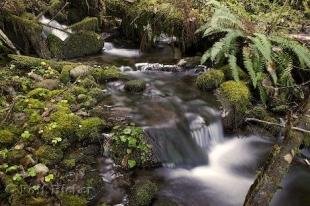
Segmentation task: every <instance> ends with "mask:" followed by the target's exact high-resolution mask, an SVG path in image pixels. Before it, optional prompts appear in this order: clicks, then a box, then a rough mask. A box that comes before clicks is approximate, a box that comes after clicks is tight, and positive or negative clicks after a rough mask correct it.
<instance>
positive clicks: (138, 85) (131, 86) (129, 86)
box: [125, 80, 146, 93]
mask: <svg viewBox="0 0 310 206" xmlns="http://www.w3.org/2000/svg"><path fill="white" fill-rule="evenodd" d="M145 88H146V82H145V81H144V80H131V81H128V82H126V83H125V90H126V91H127V92H129V93H135V92H143V91H144V90H145Z"/></svg>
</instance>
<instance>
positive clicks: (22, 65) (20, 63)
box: [9, 54, 79, 72]
mask: <svg viewBox="0 0 310 206" xmlns="http://www.w3.org/2000/svg"><path fill="white" fill-rule="evenodd" d="M9 58H10V59H11V60H12V62H11V63H12V64H14V65H15V66H16V68H17V69H25V70H31V69H36V68H37V67H41V66H42V62H44V63H45V64H48V65H50V66H51V67H52V68H53V69H55V70H57V71H59V72H61V70H62V68H63V66H65V65H76V66H77V65H79V64H77V63H72V62H66V61H54V60H47V59H41V58H36V57H30V56H24V55H15V54H10V55H9Z"/></svg>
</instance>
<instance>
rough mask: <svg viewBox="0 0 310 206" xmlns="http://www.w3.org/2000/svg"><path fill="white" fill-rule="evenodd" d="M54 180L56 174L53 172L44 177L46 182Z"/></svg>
mask: <svg viewBox="0 0 310 206" xmlns="http://www.w3.org/2000/svg"><path fill="white" fill-rule="evenodd" d="M52 180H54V175H53V174H49V175H47V176H45V177H44V181H45V182H51V181H52Z"/></svg>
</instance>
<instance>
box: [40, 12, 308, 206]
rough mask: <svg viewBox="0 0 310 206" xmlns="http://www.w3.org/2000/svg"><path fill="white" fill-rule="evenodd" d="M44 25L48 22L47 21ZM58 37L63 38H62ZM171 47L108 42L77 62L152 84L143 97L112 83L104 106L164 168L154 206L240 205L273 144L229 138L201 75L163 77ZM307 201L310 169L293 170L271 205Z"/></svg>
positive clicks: (156, 172)
mask: <svg viewBox="0 0 310 206" xmlns="http://www.w3.org/2000/svg"><path fill="white" fill-rule="evenodd" d="M41 21H42V22H44V21H46V22H47V20H46V19H44V18H43V19H41ZM50 23H53V24H55V22H50ZM54 26H55V27H60V25H57V24H55V25H54ZM47 32H48V31H47ZM58 35H60V36H62V39H65V38H66V36H65V35H66V34H65V33H59V34H58ZM166 42H167V39H162V40H161V42H159V43H158V47H157V48H156V49H154V51H152V52H149V53H142V52H140V51H139V50H138V49H134V48H123V47H117V46H115V44H113V43H112V42H105V45H104V48H103V49H102V54H99V55H96V56H91V57H85V58H80V59H76V61H82V62H88V63H90V64H96V65H105V64H106V65H107V64H115V65H118V66H120V69H121V70H122V71H123V72H124V73H126V74H127V75H128V76H129V77H131V78H132V79H143V80H145V81H146V82H147V89H146V91H145V92H144V93H143V94H136V95H132V94H127V93H125V92H124V91H123V90H124V84H123V83H122V82H111V83H109V85H108V92H109V94H110V98H109V99H108V102H107V103H106V104H109V106H111V107H112V108H113V110H118V111H125V113H126V114H127V115H128V116H129V118H130V119H131V120H133V121H134V122H135V123H137V124H138V125H139V126H141V127H143V128H144V130H145V132H146V134H147V135H148V137H149V141H150V143H151V144H152V147H153V149H154V152H155V154H156V156H157V158H158V159H159V160H160V161H161V162H162V164H163V167H162V168H158V169H153V170H152V171H148V173H151V175H153V176H157V177H158V178H160V179H161V180H162V185H161V189H160V191H159V192H158V193H157V195H156V198H155V200H154V201H153V205H159V202H160V201H161V200H164V199H168V200H169V201H171V202H173V203H175V204H176V205H180V206H201V205H204V206H241V205H243V201H244V198H245V195H246V193H247V191H248V189H249V187H250V186H251V184H252V183H253V181H254V179H255V174H256V171H257V170H258V168H259V167H260V166H261V165H262V163H263V162H264V161H265V160H266V156H267V154H268V152H269V151H270V148H271V146H272V142H270V140H269V139H271V138H268V137H262V136H258V135H256V134H246V135H245V134H233V135H231V134H230V135H228V134H225V133H224V131H223V125H222V122H221V113H220V110H219V103H218V102H217V100H216V97H215V95H214V94H212V93H205V92H201V91H199V90H198V89H197V88H196V87H195V85H194V81H193V80H194V76H195V75H197V69H196V68H192V69H189V70H186V71H183V72H165V68H173V67H176V70H177V66H176V65H175V64H176V63H177V61H178V59H177V58H178V57H177V56H178V55H176V53H177V52H176V51H175V50H174V49H172V48H171V47H170V46H169V45H167V44H165V43H166ZM304 152H306V153H307V152H308V151H304ZM308 153H309V152H308ZM139 172H140V173H141V174H143V173H144V171H138V174H139ZM309 194H310V172H309V169H308V168H306V167H305V166H304V165H301V164H298V163H293V165H292V167H291V169H290V171H289V174H288V175H287V176H286V178H285V179H284V180H283V182H282V184H281V189H279V191H278V192H277V193H276V195H275V196H274V198H273V200H272V203H271V205H272V206H293V205H294V206H309V205H310V196H309ZM161 205H163V204H161Z"/></svg>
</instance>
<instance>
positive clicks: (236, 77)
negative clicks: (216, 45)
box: [228, 55, 239, 81]
mask: <svg viewBox="0 0 310 206" xmlns="http://www.w3.org/2000/svg"><path fill="white" fill-rule="evenodd" d="M228 57H229V58H228V62H229V65H230V69H231V73H232V76H233V78H234V80H235V81H239V72H238V70H239V67H238V65H237V58H236V57H235V56H234V55H229V56H228Z"/></svg>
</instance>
